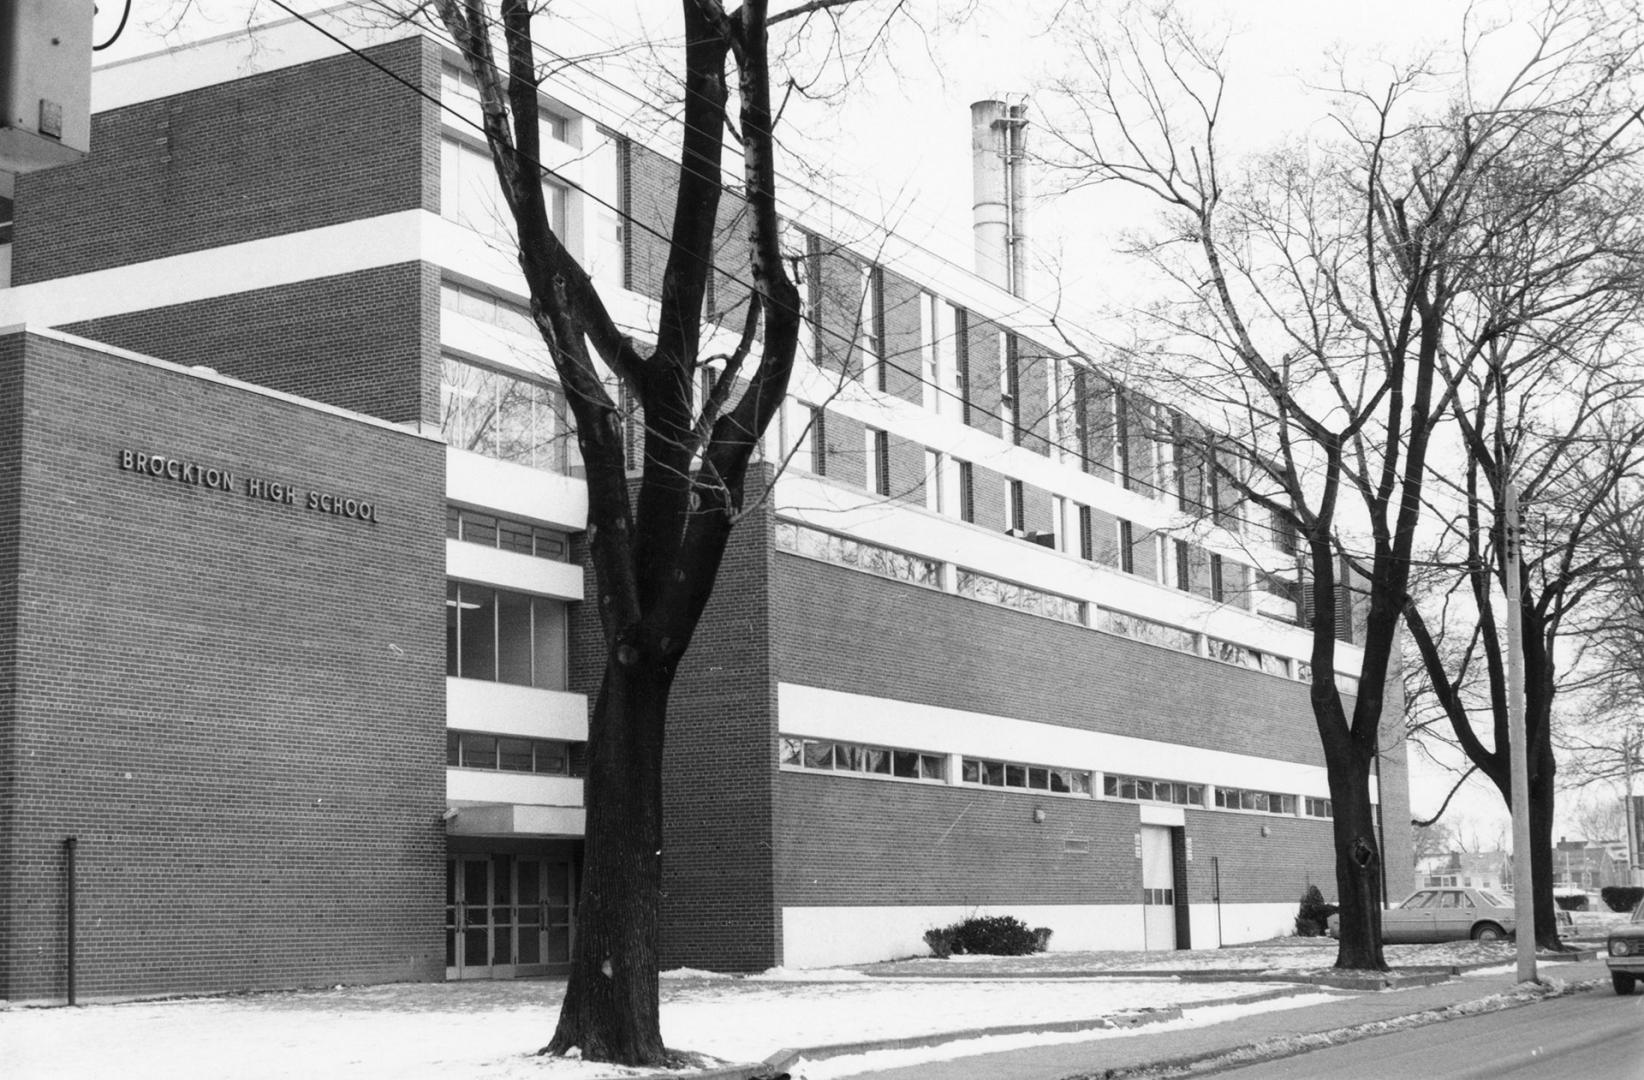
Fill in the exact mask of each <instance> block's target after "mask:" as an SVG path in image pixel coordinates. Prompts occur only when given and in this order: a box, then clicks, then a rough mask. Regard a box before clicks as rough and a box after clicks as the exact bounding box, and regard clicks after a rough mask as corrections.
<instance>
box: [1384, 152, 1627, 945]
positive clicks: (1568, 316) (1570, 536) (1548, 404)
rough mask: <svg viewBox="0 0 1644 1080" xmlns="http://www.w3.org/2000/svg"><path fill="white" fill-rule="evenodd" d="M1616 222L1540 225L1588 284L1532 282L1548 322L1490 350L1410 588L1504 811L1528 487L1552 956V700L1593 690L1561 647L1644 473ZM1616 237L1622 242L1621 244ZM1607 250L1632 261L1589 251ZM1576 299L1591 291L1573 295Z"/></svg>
mask: <svg viewBox="0 0 1644 1080" xmlns="http://www.w3.org/2000/svg"><path fill="white" fill-rule="evenodd" d="M1595 179H1596V178H1595ZM1627 190H1628V189H1627V188H1625V187H1623V188H1620V189H1618V190H1616V192H1615V194H1616V195H1618V196H1622V195H1625V194H1626V192H1627ZM1631 197H1634V198H1636V197H1637V196H1636V194H1635V195H1632V196H1631ZM1549 209H1552V207H1551V206H1549ZM1617 220H1618V219H1617V217H1616V216H1615V215H1612V214H1608V213H1603V214H1599V215H1597V216H1596V217H1595V218H1594V219H1593V220H1590V221H1587V222H1584V223H1578V222H1572V221H1569V220H1565V221H1564V222H1562V223H1561V224H1562V226H1563V227H1562V228H1555V227H1553V226H1542V227H1540V228H1538V229H1537V233H1538V235H1539V236H1540V237H1541V238H1542V242H1543V243H1549V244H1550V242H1551V238H1552V237H1554V236H1557V237H1560V238H1561V239H1562V240H1564V241H1566V242H1567V243H1566V244H1564V245H1561V249H1560V251H1559V252H1558V254H1557V258H1558V259H1559V261H1560V262H1561V263H1562V264H1563V265H1565V266H1567V267H1569V268H1571V269H1572V270H1577V271H1579V273H1578V275H1577V276H1576V277H1572V278H1570V279H1568V280H1557V281H1549V280H1547V279H1545V278H1543V279H1542V281H1541V282H1540V285H1541V286H1550V287H1551V289H1552V291H1551V292H1544V291H1542V289H1541V288H1540V287H1538V288H1537V290H1536V295H1534V296H1528V297H1526V296H1522V295H1521V296H1519V297H1515V298H1514V302H1515V303H1523V304H1524V305H1525V306H1526V307H1528V308H1531V309H1533V310H1539V311H1542V312H1547V313H1548V314H1547V315H1545V316H1543V317H1542V318H1540V319H1538V320H1536V321H1535V322H1532V323H1526V324H1524V325H1522V326H1520V328H1519V330H1518V331H1517V332H1516V333H1514V334H1512V335H1504V336H1502V337H1500V338H1498V339H1496V340H1495V341H1493V342H1491V344H1490V347H1489V349H1488V351H1487V353H1486V354H1485V362H1484V363H1483V364H1482V365H1480V367H1479V368H1478V370H1477V371H1475V372H1474V373H1473V374H1472V375H1470V376H1469V377H1468V378H1467V379H1466V380H1464V381H1463V386H1462V392H1461V393H1460V394H1459V395H1458V397H1457V401H1456V410H1455V413H1456V420H1457V425H1458V428H1459V430H1460V431H1461V432H1462V433H1463V435H1464V438H1465V441H1466V461H1465V464H1463V465H1462V466H1461V467H1460V470H1459V475H1454V474H1446V473H1441V474H1440V475H1438V476H1436V477H1435V479H1434V481H1433V484H1434V488H1435V491H1434V495H1435V501H1436V502H1437V503H1439V504H1440V506H1449V507H1455V508H1457V509H1456V510H1455V511H1453V513H1452V514H1451V515H1450V516H1446V515H1445V514H1444V513H1443V511H1442V510H1441V509H1438V508H1435V512H1434V514H1433V517H1434V519H1435V520H1438V521H1440V522H1441V523H1442V526H1443V530H1442V536H1443V539H1442V540H1441V542H1440V544H1439V545H1438V546H1437V548H1436V550H1435V552H1434V556H1435V557H1434V558H1433V559H1432V560H1431V561H1430V565H1429V566H1428V567H1427V568H1426V570H1425V572H1424V573H1422V574H1421V575H1420V576H1421V578H1422V579H1423V580H1422V581H1421V582H1418V583H1417V584H1415V585H1414V586H1413V588H1414V589H1415V591H1416V593H1417V598H1416V601H1415V602H1414V603H1412V604H1411V605H1409V606H1408V607H1407V608H1406V610H1405V615H1406V622H1407V625H1408V627H1409V629H1410V634H1411V639H1412V641H1413V642H1414V644H1415V645H1416V647H1417V649H1418V651H1419V652H1420V655H1421V657H1422V661H1423V669H1424V673H1425V675H1426V678H1427V680H1428V682H1429V684H1430V686H1431V688H1432V691H1433V698H1434V699H1435V701H1436V702H1437V704H1438V706H1439V708H1440V710H1441V711H1442V713H1443V715H1444V716H1445V718H1446V719H1447V721H1448V723H1449V726H1450V729H1451V732H1452V734H1453V737H1454V741H1455V744H1456V745H1457V746H1459V747H1460V748H1461V750H1462V751H1463V752H1464V753H1465V754H1466V756H1467V758H1468V760H1469V761H1471V762H1472V763H1473V765H1475V766H1476V767H1477V768H1478V769H1479V771H1481V772H1483V773H1484V775H1485V776H1486V777H1488V778H1489V779H1490V781H1491V782H1492V783H1493V784H1495V785H1496V788H1497V789H1498V790H1499V791H1500V792H1501V794H1502V797H1503V798H1504V799H1506V800H1508V802H1509V805H1510V804H1511V792H1512V785H1511V769H1510V762H1509V757H1508V749H1509V743H1508V715H1507V710H1508V696H1507V695H1508V685H1507V683H1508V679H1507V664H1508V657H1507V655H1506V652H1507V642H1506V640H1505V635H1504V631H1503V627H1502V625H1501V623H1500V617H1501V614H1502V607H1503V605H1504V603H1505V577H1504V575H1505V559H1504V557H1503V553H1502V550H1501V546H1500V544H1499V543H1498V540H1499V536H1500V532H1499V528H1497V527H1496V523H1497V522H1498V521H1499V520H1500V518H1501V504H1502V500H1503V499H1504V493H1505V484H1506V483H1509V482H1511V483H1514V484H1516V485H1519V486H1520V489H1521V491H1522V492H1523V495H1524V498H1525V501H1526V502H1527V503H1528V504H1529V505H1530V506H1531V507H1533V508H1534V509H1533V513H1532V516H1531V521H1530V524H1529V526H1528V527H1527V528H1525V529H1524V530H1523V531H1522V541H1523V542H1522V543H1521V545H1520V549H1521V552H1522V560H1521V566H1522V569H1521V572H1520V589H1521V595H1522V601H1521V605H1520V614H1521V618H1522V623H1523V628H1524V637H1523V649H1522V651H1523V655H1522V661H1523V666H1524V673H1525V679H1524V687H1525V731H1526V747H1527V751H1528V758H1529V766H1530V769H1529V782H1530V787H1529V804H1530V833H1531V850H1530V853H1529V857H1530V867H1531V873H1532V880H1533V882H1534V890H1535V894H1536V895H1535V909H1536V938H1537V941H1538V943H1540V944H1541V945H1543V946H1544V947H1549V948H1552V947H1557V946H1558V924H1557V921H1556V911H1555V908H1554V906H1553V895H1552V878H1553V862H1552V858H1553V856H1552V842H1553V828H1554V812H1555V807H1554V803H1555V790H1556V785H1555V780H1556V769H1557V763H1556V760H1555V757H1554V753H1553V750H1554V742H1553V727H1554V719H1555V710H1554V704H1555V700H1556V697H1557V695H1558V693H1559V692H1560V690H1561V689H1562V688H1564V686H1566V685H1576V686H1579V684H1580V683H1581V681H1582V679H1583V676H1582V673H1581V671H1580V669H1579V668H1577V667H1576V666H1574V665H1568V664H1564V665H1561V664H1560V662H1559V649H1560V644H1561V642H1562V641H1563V640H1564V639H1565V638H1567V637H1568V636H1569V635H1570V633H1571V632H1572V631H1579V630H1580V629H1581V628H1582V625H1583V623H1584V621H1585V620H1584V619H1583V618H1582V614H1583V608H1584V607H1586V606H1587V605H1589V604H1590V603H1592V601H1593V599H1594V596H1595V594H1594V590H1595V589H1603V588H1604V587H1605V585H1606V584H1607V582H1608V581H1609V580H1610V578H1611V576H1612V574H1613V572H1614V569H1615V568H1614V564H1613V563H1612V561H1611V559H1610V558H1609V557H1608V553H1607V552H1606V551H1605V550H1604V548H1603V545H1602V544H1601V543H1600V542H1599V541H1600V539H1601V538H1602V537H1603V536H1604V535H1605V534H1606V533H1607V532H1608V530H1609V529H1610V528H1611V527H1612V526H1613V525H1614V524H1615V510H1614V504H1615V498H1616V494H1617V492H1618V489H1619V487H1620V485H1621V484H1622V482H1623V481H1624V479H1625V478H1626V477H1628V476H1630V475H1633V474H1634V473H1636V472H1637V471H1638V470H1639V469H1640V468H1641V467H1644V413H1641V412H1640V411H1639V408H1640V405H1641V404H1644V383H1640V381H1639V379H1638V377H1637V375H1636V374H1634V373H1630V372H1629V371H1628V365H1627V363H1626V360H1625V354H1626V353H1627V352H1628V351H1630V345H1631V342H1630V341H1627V340H1626V337H1625V335H1626V332H1627V331H1628V330H1629V329H1630V327H1631V326H1632V325H1633V324H1634V323H1635V321H1636V319H1637V317H1638V314H1639V306H1640V305H1639V293H1640V289H1641V287H1644V280H1641V279H1640V276H1639V275H1638V273H1637V271H1636V268H1634V267H1632V266H1630V265H1629V264H1630V263H1632V262H1633V261H1634V260H1635V259H1637V258H1644V244H1640V243H1639V241H1640V240H1641V239H1644V237H1625V238H1623V237H1616V236H1615V235H1614V226H1615V223H1616V222H1617ZM1618 239H1621V240H1623V241H1624V242H1623V243H1619V244H1614V246H1613V247H1612V246H1611V245H1612V244H1613V243H1614V241H1616V240H1618ZM1604 249H1608V250H1610V251H1619V252H1624V253H1626V254H1624V255H1623V256H1621V257H1619V258H1616V259H1610V258H1608V257H1603V256H1597V255H1595V253H1596V252H1599V251H1601V250H1604ZM1634 252H1637V253H1639V254H1637V255H1634V254H1633V253H1634ZM1600 263H1603V264H1605V265H1599V264H1600ZM1526 269H1529V268H1526ZM1510 276H1512V277H1515V278H1519V279H1524V278H1525V277H1527V276H1528V275H1525V274H1522V273H1515V274H1513V275H1510ZM1573 289H1575V290H1580V291H1581V292H1582V293H1583V294H1584V295H1583V296H1581V297H1580V298H1579V299H1577V298H1572V297H1571V295H1570V293H1571V290H1573ZM1559 300H1563V301H1565V302H1562V303H1560V302H1558V301H1559ZM1493 302H1494V298H1491V303H1493ZM1458 306H1460V305H1458ZM1489 306H1490V304H1488V303H1487V304H1485V305H1482V307H1484V308H1488V307H1489ZM1480 314H1481V317H1485V318H1488V317H1489V316H1488V314H1484V313H1482V312H1481V313H1480ZM1509 478H1510V479H1509ZM1424 586H1425V587H1424ZM1458 593H1459V594H1460V595H1459V596H1458V595H1457V594H1458Z"/></svg>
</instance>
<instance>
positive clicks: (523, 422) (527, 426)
mask: <svg viewBox="0 0 1644 1080" xmlns="http://www.w3.org/2000/svg"><path fill="white" fill-rule="evenodd" d="M535 389H536V388H535V387H534V386H533V385H532V384H531V383H528V382H521V381H520V380H519V379H510V378H507V377H500V378H499V380H498V386H497V394H498V398H497V451H496V456H497V457H499V458H501V459H502V460H503V461H514V462H518V463H519V464H521V465H535V464H536V463H537V462H536V422H535V417H534V411H533V409H534V398H535Z"/></svg>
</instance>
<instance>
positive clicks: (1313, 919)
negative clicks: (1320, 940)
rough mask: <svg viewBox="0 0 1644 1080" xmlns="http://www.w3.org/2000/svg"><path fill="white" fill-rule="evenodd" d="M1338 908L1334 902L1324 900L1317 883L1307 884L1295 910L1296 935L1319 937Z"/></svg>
mask: <svg viewBox="0 0 1644 1080" xmlns="http://www.w3.org/2000/svg"><path fill="white" fill-rule="evenodd" d="M1337 910H1339V909H1338V908H1337V907H1336V905H1335V904H1327V903H1325V902H1324V894H1323V893H1321V892H1319V887H1318V886H1317V885H1309V886H1308V887H1307V891H1306V892H1304V893H1302V898H1301V906H1300V907H1299V908H1298V909H1297V911H1296V936H1297V937H1320V936H1322V935H1323V934H1324V930H1325V926H1326V925H1327V924H1328V922H1329V920H1330V916H1332V915H1334V914H1335V913H1336V912H1337Z"/></svg>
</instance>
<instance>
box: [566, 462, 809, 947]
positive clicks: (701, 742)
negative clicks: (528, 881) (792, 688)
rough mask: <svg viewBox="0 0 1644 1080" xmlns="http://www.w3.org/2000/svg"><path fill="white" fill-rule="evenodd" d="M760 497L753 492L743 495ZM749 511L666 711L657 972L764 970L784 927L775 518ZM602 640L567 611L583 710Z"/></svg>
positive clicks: (580, 612)
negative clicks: (779, 906)
mask: <svg viewBox="0 0 1644 1080" xmlns="http://www.w3.org/2000/svg"><path fill="white" fill-rule="evenodd" d="M755 468H756V469H758V468H761V467H760V466H755ZM767 471H768V469H767ZM757 486H758V484H757V483H755V482H753V481H750V484H749V487H750V490H752V489H755V488H757ZM748 503H749V505H750V506H751V507H752V509H750V511H749V512H748V514H747V516H746V517H744V518H743V519H742V520H741V521H739V522H738V523H737V525H736V528H735V529H734V530H732V533H731V539H730V543H729V546H728V547H727V548H726V552H725V558H724V562H723V563H722V565H721V568H720V572H719V578H718V584H717V585H716V586H715V589H714V593H713V596H712V598H711V599H710V600H709V602H708V607H707V610H706V611H705V612H704V613H703V618H702V622H701V624H700V625H699V626H698V628H697V632H696V635H695V636H694V637H693V638H692V641H691V646H690V649H689V650H687V652H686V654H685V659H684V661H683V662H682V663H681V665H680V669H679V674H678V676H677V678H676V679H675V682H674V689H673V694H672V697H671V699H670V705H669V710H668V736H667V739H668V741H667V744H666V747H665V749H664V753H663V814H664V827H663V836H664V851H663V860H662V876H663V882H662V887H663V904H662V949H661V963H662V966H663V967H664V968H670V967H681V966H686V967H698V968H710V969H713V970H719V971H763V970H765V969H766V968H769V967H771V966H773V965H775V964H776V963H777V962H778V960H779V955H778V948H779V945H778V943H779V942H780V940H781V926H780V923H779V918H780V916H779V914H778V912H777V910H776V906H775V904H774V902H773V899H772V875H773V866H772V860H771V854H770V852H771V821H772V809H771V806H772V798H773V792H772V782H773V780H774V777H775V768H774V762H775V761H776V683H775V680H774V675H773V672H772V665H771V639H770V601H771V594H770V586H769V576H770V566H771V559H772V557H773V549H772V547H771V531H772V525H773V519H772V517H771V512H770V506H769V504H768V503H760V504H758V505H754V503H755V499H754V497H753V496H752V495H751V494H750V496H749V499H748ZM579 546H580V545H579ZM577 554H578V556H579V557H580V556H582V555H584V554H585V552H583V551H580V550H579V551H578V552H577ZM587 565H588V564H587V562H586V560H584V566H587ZM585 574H586V577H585V581H586V588H587V595H588V596H589V598H590V599H592V598H596V597H597V596H598V595H599V593H598V590H597V588H596V587H595V581H594V577H593V573H592V570H591V569H588V570H586V571H585ZM603 641H604V639H603V636H602V634H601V631H600V626H599V617H598V609H597V608H596V607H595V605H594V604H593V603H591V602H590V603H582V604H576V605H573V606H572V609H571V684H570V689H572V690H573V691H575V692H578V693H585V694H587V695H588V700H589V707H590V709H592V708H593V706H594V703H595V698H596V695H597V694H598V692H599V685H600V679H601V677H602V675H603V672H604V668H605V651H604V644H603Z"/></svg>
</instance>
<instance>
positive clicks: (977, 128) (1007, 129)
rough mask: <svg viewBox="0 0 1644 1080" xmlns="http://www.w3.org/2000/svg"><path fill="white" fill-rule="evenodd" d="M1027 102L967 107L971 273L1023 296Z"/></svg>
mask: <svg viewBox="0 0 1644 1080" xmlns="http://www.w3.org/2000/svg"><path fill="white" fill-rule="evenodd" d="M1027 123H1028V120H1027V100H1026V99H1025V98H1023V99H1018V100H1017V101H1015V102H1008V101H1003V100H1000V99H997V98H990V99H988V100H985V101H978V102H976V103H975V104H973V105H971V107H970V154H971V175H972V181H973V184H974V188H975V203H974V207H973V215H974V224H973V229H974V230H975V239H976V273H977V274H978V275H980V276H981V277H984V278H986V279H987V280H988V281H991V282H993V283H994V284H995V285H998V286H1000V287H1001V288H1004V289H1006V290H1008V291H1009V292H1010V293H1012V294H1013V295H1015V296H1026V295H1027V237H1026V229H1025V227H1024V226H1025V225H1026V222H1027V170H1026V160H1025V159H1026V153H1027Z"/></svg>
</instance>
